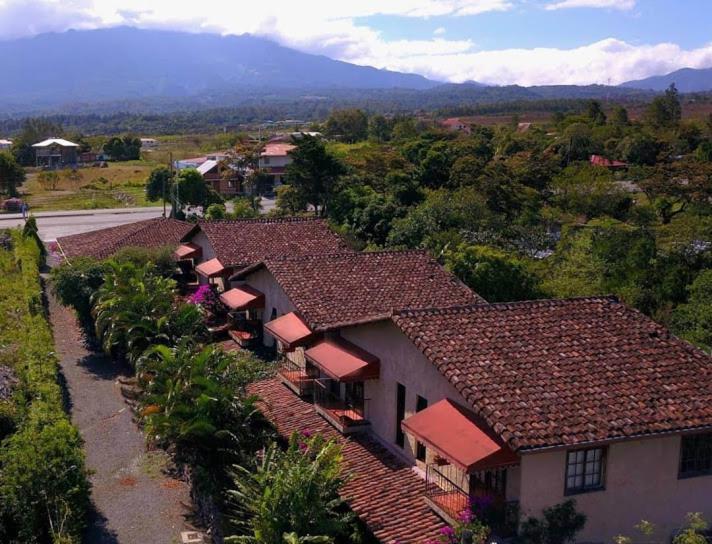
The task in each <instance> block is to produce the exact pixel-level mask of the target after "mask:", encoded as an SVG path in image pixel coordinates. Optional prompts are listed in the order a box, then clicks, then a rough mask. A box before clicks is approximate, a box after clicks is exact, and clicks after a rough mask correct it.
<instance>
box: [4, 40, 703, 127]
mask: <svg viewBox="0 0 712 544" xmlns="http://www.w3.org/2000/svg"><path fill="white" fill-rule="evenodd" d="M0 71H1V72H0V73H2V74H3V83H2V85H0V115H3V114H5V115H13V116H18V115H24V114H30V113H37V112H42V113H73V114H76V113H111V112H117V111H133V112H165V111H184V110H186V109H191V110H192V109H201V108H202V109H204V108H216V107H237V106H239V107H260V106H262V105H264V104H265V103H269V104H278V103H280V102H282V103H287V102H289V103H295V102H299V103H303V102H305V101H311V102H313V103H314V104H315V105H314V109H317V108H319V107H321V108H322V109H324V108H326V107H329V106H333V105H335V104H358V105H363V104H364V102H366V103H368V101H371V100H373V101H375V102H377V103H378V104H379V105H380V106H379V107H381V109H387V110H388V109H390V110H391V111H397V110H402V109H406V108H410V107H411V106H412V105H415V109H418V107H419V106H418V105H419V104H423V105H425V104H427V105H433V106H435V107H450V106H457V105H463V104H489V103H496V102H503V101H512V100H557V99H577V98H637V97H640V96H647V95H648V94H649V93H650V92H651V90H653V91H659V90H662V89H664V88H666V87H667V86H668V85H669V81H673V80H674V81H675V82H676V83H677V84H678V88H679V89H680V90H681V91H683V92H689V91H697V90H707V89H712V69H708V70H690V69H686V70H680V71H678V72H674V73H672V74H668V75H667V76H660V77H656V78H648V79H645V80H640V81H631V82H628V83H625V84H623V85H622V86H619V87H611V86H602V85H588V86H575V85H549V86H537V87H522V86H518V85H508V86H502V87H498V86H487V85H483V84H481V83H477V82H476V81H469V82H467V83H462V84H452V83H447V84H446V83H442V82H438V81H433V80H431V79H428V78H426V77H423V76H422V75H418V74H405V73H400V72H394V71H389V70H381V69H376V68H373V67H369V66H359V65H355V64H350V63H347V62H343V61H338V60H334V59H330V58H328V57H325V56H322V55H313V54H309V53H304V52H301V51H297V50H294V49H290V48H288V47H285V46H282V45H279V44H277V43H276V42H274V41H271V40H269V39H266V38H261V37H257V36H253V35H249V34H243V35H240V36H220V35H216V34H198V33H188V32H177V31H167V30H146V29H137V28H131V27H114V28H104V29H98V30H83V31H76V30H70V31H67V32H63V33H48V34H40V35H37V36H34V37H31V38H21V39H16V40H8V41H0ZM320 102H321V106H319V103H320ZM286 108H287V110H289V109H290V108H291V106H286Z"/></svg>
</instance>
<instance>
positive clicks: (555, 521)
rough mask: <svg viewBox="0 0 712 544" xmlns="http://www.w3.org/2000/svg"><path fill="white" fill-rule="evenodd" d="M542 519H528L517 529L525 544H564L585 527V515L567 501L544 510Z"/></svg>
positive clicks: (572, 539)
mask: <svg viewBox="0 0 712 544" xmlns="http://www.w3.org/2000/svg"><path fill="white" fill-rule="evenodd" d="M543 514H544V516H543V519H538V518H532V517H530V518H528V519H527V520H526V521H524V522H523V523H522V525H521V527H520V528H519V536H520V537H521V539H522V541H523V542H525V543H526V544H566V543H567V542H574V539H575V537H576V534H577V533H578V532H579V531H581V529H583V528H584V525H586V515H585V514H581V513H580V512H577V511H576V501H574V500H568V501H565V502H562V503H560V504H557V505H555V506H551V507H549V508H545V509H544V512H543Z"/></svg>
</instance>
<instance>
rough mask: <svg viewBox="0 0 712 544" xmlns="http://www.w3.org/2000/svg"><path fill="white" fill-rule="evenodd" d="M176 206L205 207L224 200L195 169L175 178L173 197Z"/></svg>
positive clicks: (182, 172) (184, 171)
mask: <svg viewBox="0 0 712 544" xmlns="http://www.w3.org/2000/svg"><path fill="white" fill-rule="evenodd" d="M171 197H172V199H173V201H174V204H175V203H178V205H179V206H180V207H181V208H182V207H183V206H186V205H188V206H203V207H205V208H207V207H208V206H210V204H214V203H222V202H223V199H222V198H221V197H220V195H218V194H217V193H216V192H215V191H214V190H213V189H212V188H211V187H208V184H207V183H205V180H204V179H203V176H201V175H200V172H198V171H197V170H196V169H195V168H186V169H185V170H181V171H180V173H179V174H178V175H177V176H176V178H175V183H174V184H173V192H172V195H171Z"/></svg>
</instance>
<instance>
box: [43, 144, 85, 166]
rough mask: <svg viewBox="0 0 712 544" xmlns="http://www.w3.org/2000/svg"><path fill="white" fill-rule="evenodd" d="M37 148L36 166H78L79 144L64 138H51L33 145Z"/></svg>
mask: <svg viewBox="0 0 712 544" xmlns="http://www.w3.org/2000/svg"><path fill="white" fill-rule="evenodd" d="M32 147H33V148H34V150H35V162H36V166H38V167H42V168H63V167H65V166H76V164H77V162H78V155H79V144H75V143H74V142H70V141H69V140H65V139H63V138H49V139H47V140H44V141H42V142H39V143H36V144H34V145H33V146H32Z"/></svg>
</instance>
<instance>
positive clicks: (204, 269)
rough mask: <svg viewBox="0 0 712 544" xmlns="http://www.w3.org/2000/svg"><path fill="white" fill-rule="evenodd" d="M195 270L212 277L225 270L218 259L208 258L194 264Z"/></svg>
mask: <svg viewBox="0 0 712 544" xmlns="http://www.w3.org/2000/svg"><path fill="white" fill-rule="evenodd" d="M195 271H196V272H197V273H198V274H200V275H201V276H205V277H206V278H212V277H215V276H219V275H220V274H222V273H223V272H225V267H224V266H223V265H222V263H221V262H220V261H219V260H218V259H210V260H209V261H205V262H204V263H200V264H199V265H198V266H196V267H195Z"/></svg>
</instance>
